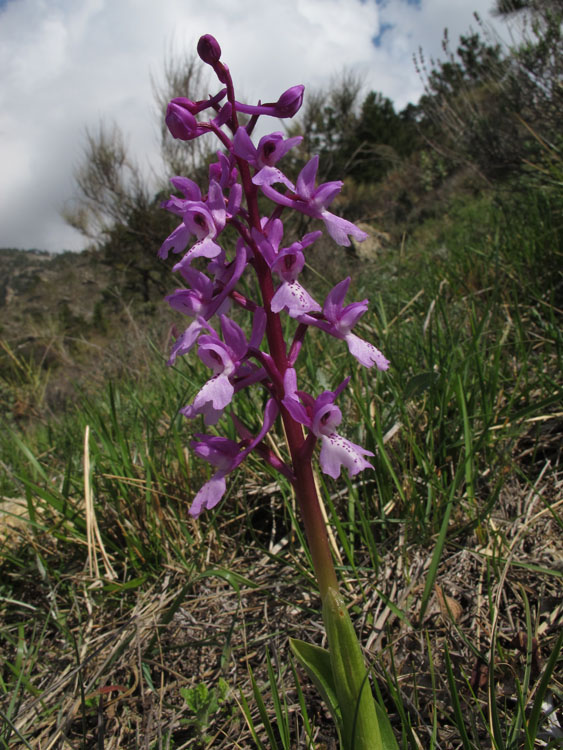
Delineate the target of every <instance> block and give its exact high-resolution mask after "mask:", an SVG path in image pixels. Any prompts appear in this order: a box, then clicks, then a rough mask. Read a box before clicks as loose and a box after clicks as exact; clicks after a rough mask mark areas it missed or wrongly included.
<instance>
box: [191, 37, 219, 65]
mask: <svg viewBox="0 0 563 750" xmlns="http://www.w3.org/2000/svg"><path fill="white" fill-rule="evenodd" d="M197 54H198V55H199V56H200V57H201V59H202V60H203V62H204V63H207V64H208V65H215V64H216V63H218V62H219V60H220V59H221V47H220V46H219V42H218V41H217V39H215V37H214V36H211V34H204V35H203V36H202V37H200V39H199V42H198V43H197Z"/></svg>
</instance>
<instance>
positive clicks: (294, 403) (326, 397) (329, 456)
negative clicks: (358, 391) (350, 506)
mask: <svg viewBox="0 0 563 750" xmlns="http://www.w3.org/2000/svg"><path fill="white" fill-rule="evenodd" d="M349 381H350V378H346V379H345V380H343V381H342V383H340V385H339V386H338V388H337V389H336V390H335V391H324V392H323V393H321V395H320V396H318V397H317V398H316V399H313V397H312V396H310V395H309V394H308V393H303V392H301V391H297V373H296V372H295V370H294V369H293V368H292V367H290V368H288V369H287V370H286V372H285V375H284V389H285V396H284V398H283V401H282V403H283V405H284V406H285V408H286V409H287V410H288V411H289V413H290V414H291V416H292V417H293V418H294V419H295V420H296V421H297V422H300V423H301V424H303V425H305V426H306V427H309V428H310V430H311V432H312V433H313V434H314V435H315V436H316V437H317V438H321V441H322V446H321V453H320V456H319V463H320V465H321V469H322V471H323V472H324V473H325V474H328V475H329V476H330V477H332V478H333V479H338V477H339V476H340V470H341V467H342V466H345V467H346V468H347V469H348V474H349V475H350V476H355V475H356V474H358V473H359V472H360V471H363V470H364V469H373V466H372V465H371V464H370V462H369V461H366V459H365V458H364V456H373V455H374V454H373V453H372V452H371V451H368V450H365V448H362V447H361V446H360V445H356V444H355V443H352V442H351V441H350V440H347V439H346V438H344V437H342V435H339V434H338V433H337V432H335V428H336V427H338V425H339V424H340V422H341V421H342V412H341V411H340V409H339V408H338V407H337V406H335V405H334V402H335V400H336V399H337V397H338V396H339V395H340V394H341V393H342V391H343V390H344V388H345V387H346V386H347V385H348V383H349ZM300 399H301V400H300Z"/></svg>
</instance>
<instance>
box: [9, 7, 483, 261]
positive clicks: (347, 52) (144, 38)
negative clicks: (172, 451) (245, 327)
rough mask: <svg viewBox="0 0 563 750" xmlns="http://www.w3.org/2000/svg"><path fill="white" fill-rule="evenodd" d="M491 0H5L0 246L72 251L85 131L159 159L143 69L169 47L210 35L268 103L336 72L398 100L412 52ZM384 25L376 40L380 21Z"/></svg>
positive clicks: (405, 88) (409, 82)
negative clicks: (115, 135) (64, 213)
mask: <svg viewBox="0 0 563 750" xmlns="http://www.w3.org/2000/svg"><path fill="white" fill-rule="evenodd" d="M490 2H492V0H474V1H473V3H472V5H470V4H468V3H467V0H422V3H421V6H420V7H417V6H415V5H412V4H408V3H407V2H406V0H390V1H389V2H387V3H386V4H383V5H378V4H376V2H375V0H365V1H364V2H361V0H277V2H275V3H270V2H264V0H240V1H239V2H238V3H233V2H232V1H231V0H208V2H206V3H202V2H201V1H200V0H160V2H158V3H156V2H154V0H9V2H8V3H7V4H3V3H1V2H0V70H2V78H1V79H0V163H1V164H2V170H1V171H0V247H1V246H15V247H41V248H47V249H51V250H60V249H63V248H71V249H78V248H80V247H83V246H84V241H83V239H82V238H81V237H80V235H78V234H77V233H74V232H73V230H70V229H69V228H68V227H66V226H65V224H64V221H63V219H62V218H60V216H59V212H60V210H61V209H62V207H63V205H64V203H65V201H66V200H68V199H69V198H71V197H72V189H73V185H72V170H73V166H76V165H77V164H78V163H79V161H80V156H81V150H82V144H83V138H84V129H85V127H90V128H96V127H97V124H98V122H99V121H100V119H104V120H106V121H108V122H111V121H116V122H117V123H118V124H119V125H120V127H121V128H122V129H123V130H124V132H125V133H126V134H127V135H128V142H129V144H130V146H131V149H132V151H134V153H135V155H136V156H137V158H140V159H144V158H149V159H150V158H152V159H153V160H154V159H155V158H156V139H155V131H156V128H155V121H154V115H153V103H152V95H151V85H150V74H151V73H152V74H153V75H156V76H158V74H159V73H160V71H161V69H162V65H163V61H164V59H165V56H166V55H167V53H169V51H170V49H171V47H172V48H173V49H176V50H180V51H186V50H191V49H193V48H194V46H195V43H196V41H197V39H198V38H199V36H200V35H201V34H203V33H212V34H214V35H215V36H216V37H217V39H218V40H219V42H220V43H221V46H222V49H223V59H224V60H225V61H226V62H227V64H228V65H229V67H230V69H231V71H232V73H233V76H234V78H235V82H236V83H237V84H238V86H239V91H241V92H243V95H244V96H245V97H248V98H249V99H255V98H258V97H260V98H262V100H273V99H276V98H277V97H278V95H279V94H280V93H281V92H282V91H283V90H285V89H286V88H288V87H289V86H291V85H293V84H295V83H304V84H305V85H306V86H321V85H323V84H326V83H327V82H328V81H329V80H330V78H331V77H332V76H334V75H335V74H338V72H339V71H341V70H342V69H343V68H344V67H347V68H352V69H354V70H356V71H358V72H359V73H360V74H362V75H363V76H364V77H365V79H366V87H368V88H370V89H374V90H377V91H382V92H383V93H384V94H385V95H386V96H389V97H390V98H392V99H393V100H394V101H395V103H396V106H397V107H398V108H401V107H403V106H404V105H405V104H406V103H407V102H408V101H414V100H416V99H417V98H418V96H419V95H420V92H421V84H420V81H419V80H418V77H417V75H416V72H415V71H414V68H413V64H412V54H413V52H414V51H416V50H417V49H418V47H419V45H421V46H422V47H423V48H424V49H425V51H426V52H427V54H428V56H430V55H432V54H433V55H439V53H440V41H441V38H442V31H443V27H444V26H449V28H450V36H451V37H452V39H454V40H455V39H457V37H458V36H459V34H460V33H463V32H465V31H466V30H467V29H468V27H469V25H470V24H471V21H472V18H471V9H472V7H475V8H476V9H478V10H479V11H480V12H481V13H483V15H486V12H487V9H488V7H489V5H490ZM382 23H385V24H392V25H393V27H392V28H391V29H390V30H389V31H387V32H386V33H385V34H383V35H382V37H381V44H380V46H379V47H375V46H374V44H373V43H372V39H373V38H374V37H376V36H377V35H378V33H379V31H380V28H381V26H380V24H382Z"/></svg>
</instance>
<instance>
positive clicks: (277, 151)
mask: <svg viewBox="0 0 563 750" xmlns="http://www.w3.org/2000/svg"><path fill="white" fill-rule="evenodd" d="M302 140H303V136H300V135H297V136H295V137H294V138H284V137H283V133H277V132H276V133H270V135H265V136H263V137H262V138H260V140H259V142H258V147H256V146H255V145H254V144H253V143H252V141H251V140H250V136H249V135H248V133H247V132H246V129H245V128H239V129H238V130H237V132H236V133H235V137H234V139H233V152H234V153H235V154H236V156H238V157H240V158H241V159H244V160H245V161H247V162H248V163H249V164H250V165H251V166H253V167H255V168H256V169H262V167H273V166H274V164H276V162H278V161H279V160H280V159H281V158H282V156H285V154H287V152H288V151H289V150H290V149H292V148H293V147H294V146H296V145H297V144H298V143H301V141H302Z"/></svg>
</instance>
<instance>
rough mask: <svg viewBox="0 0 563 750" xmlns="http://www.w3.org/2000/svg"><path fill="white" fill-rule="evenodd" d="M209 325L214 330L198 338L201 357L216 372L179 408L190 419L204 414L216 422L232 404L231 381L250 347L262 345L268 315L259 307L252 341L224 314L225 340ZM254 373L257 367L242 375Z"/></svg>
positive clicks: (222, 319)
mask: <svg viewBox="0 0 563 750" xmlns="http://www.w3.org/2000/svg"><path fill="white" fill-rule="evenodd" d="M208 327H209V328H210V330H211V333H210V334H208V335H203V336H200V337H199V341H198V356H199V358H200V359H201V361H202V362H203V363H204V364H205V365H207V366H208V367H209V368H210V369H211V370H212V371H213V377H212V378H211V379H210V380H208V381H207V383H205V384H204V386H203V388H202V389H201V390H200V391H199V393H198V394H197V395H196V397H195V398H194V400H193V403H192V404H189V405H188V406H184V408H183V409H180V413H181V414H183V415H184V416H186V417H188V419H193V418H194V417H197V416H198V415H199V414H203V417H204V421H205V424H206V425H210V424H217V422H218V421H219V419H220V418H221V417H222V415H223V412H224V411H225V409H226V408H227V406H228V405H229V404H230V403H231V400H232V398H233V396H234V393H235V388H234V385H233V383H232V380H233V379H234V377H235V375H237V374H238V371H239V369H240V365H241V363H242V361H243V359H244V358H245V357H246V355H247V354H248V351H249V349H258V348H259V346H260V342H261V341H262V338H263V337H264V332H265V329H266V315H265V313H264V310H263V309H262V308H258V309H257V310H256V312H255V313H254V321H253V328H252V336H251V338H250V342H247V340H246V336H245V335H244V332H243V330H242V328H241V327H240V326H238V325H237V324H236V323H235V322H234V321H232V320H230V319H229V318H227V317H226V316H225V315H222V316H221V330H222V332H223V338H224V339H225V340H224V341H221V339H220V338H219V336H218V335H217V334H216V333H215V331H214V330H213V329H212V328H211V327H210V326H208ZM258 373H259V377H261V376H262V370H258ZM254 374H255V372H254V370H253V371H252V372H247V371H244V372H243V374H242V376H243V377H244V378H245V379H247V378H248V377H252V376H253V375H254Z"/></svg>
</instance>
